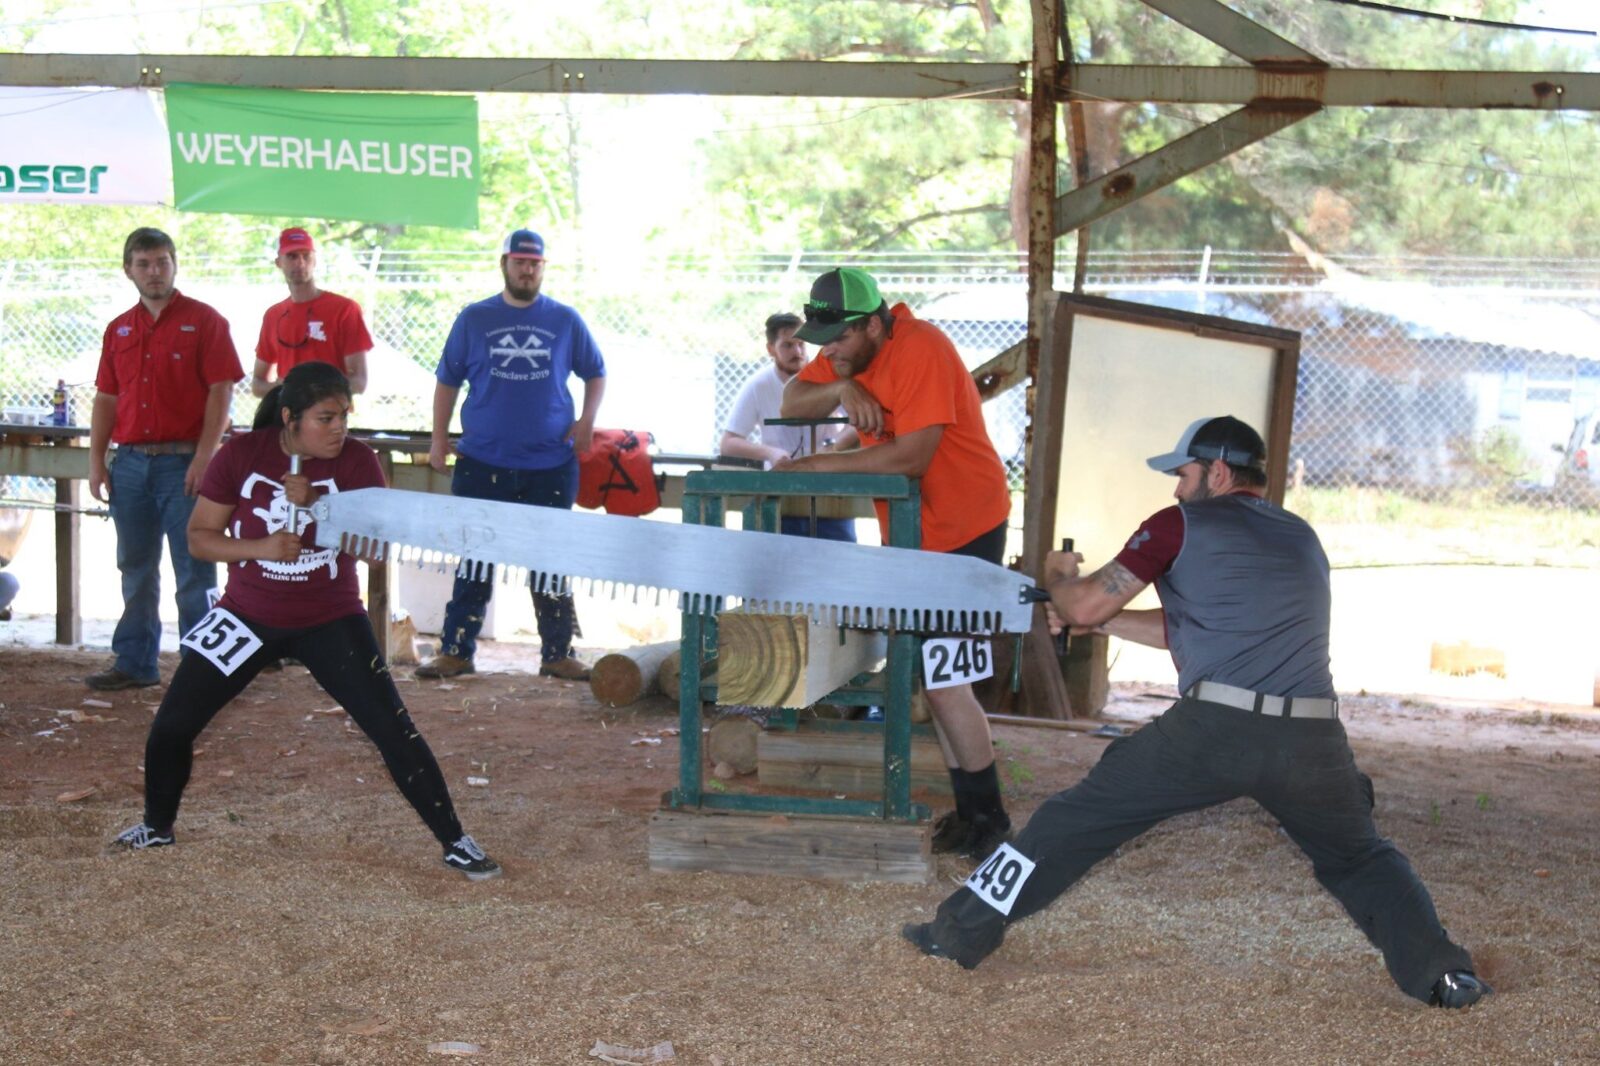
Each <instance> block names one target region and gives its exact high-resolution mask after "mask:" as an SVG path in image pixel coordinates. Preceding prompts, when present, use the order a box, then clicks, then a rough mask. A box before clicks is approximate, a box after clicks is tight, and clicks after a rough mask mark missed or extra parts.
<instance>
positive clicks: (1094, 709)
mask: <svg viewBox="0 0 1600 1066" xmlns="http://www.w3.org/2000/svg"><path fill="white" fill-rule="evenodd" d="M1109 644H1110V640H1109V638H1107V637H1106V636H1105V635H1103V634H1100V633H1088V634H1085V635H1084V636H1081V637H1073V638H1072V640H1071V642H1069V643H1068V644H1067V654H1066V656H1065V657H1064V658H1063V659H1062V660H1061V662H1062V663H1063V664H1064V668H1065V670H1066V675H1067V700H1068V702H1069V703H1070V704H1071V705H1072V716H1079V717H1087V716H1090V715H1096V714H1099V713H1100V712H1101V711H1103V710H1105V709H1106V700H1107V699H1108V698H1110V695H1111V676H1110V670H1109V669H1108V666H1107V662H1106V652H1107V648H1108V645H1109Z"/></svg>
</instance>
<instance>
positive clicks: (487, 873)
mask: <svg viewBox="0 0 1600 1066" xmlns="http://www.w3.org/2000/svg"><path fill="white" fill-rule="evenodd" d="M444 864H445V865H446V866H448V867H450V869H452V870H460V871H461V872H462V873H463V874H465V875H466V876H467V880H469V881H487V880H489V878H491V877H499V876H500V864H499V863H497V862H495V861H494V860H493V859H491V858H489V856H488V855H486V854H484V851H483V849H482V848H480V847H478V842H477V841H476V840H473V839H472V838H471V837H470V836H462V838H461V839H460V840H458V841H456V842H455V843H454V844H451V845H450V846H449V847H447V848H445V849H444Z"/></svg>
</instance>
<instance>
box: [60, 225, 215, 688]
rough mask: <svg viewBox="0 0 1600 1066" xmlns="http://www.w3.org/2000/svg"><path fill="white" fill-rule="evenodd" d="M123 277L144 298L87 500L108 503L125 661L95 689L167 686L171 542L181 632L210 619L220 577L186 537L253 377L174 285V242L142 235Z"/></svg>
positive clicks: (93, 461) (128, 246) (93, 444)
mask: <svg viewBox="0 0 1600 1066" xmlns="http://www.w3.org/2000/svg"><path fill="white" fill-rule="evenodd" d="M122 272H123V273H124V274H126V275H127V276H128V280H129V281H131V282H133V284H134V287H135V288H136V289H138V290H139V302H138V303H136V304H134V305H133V307H131V308H130V309H128V310H127V311H125V312H123V313H122V314H121V315H119V316H117V317H116V318H115V319H113V320H112V322H111V325H109V326H107V327H106V333H105V338H104V341H103V342H102V345H101V350H100V369H99V372H98V373H97V374H96V375H95V389H96V392H95V398H94V412H93V415H92V416H91V418H90V422H89V491H90V492H91V493H93V494H94V497H95V499H97V500H102V501H105V500H109V503H110V509H111V520H112V522H113V523H114V524H115V526H116V528H117V568H118V569H119V570H121V571H122V603H123V609H122V618H121V619H120V620H118V622H117V628H116V632H115V633H114V634H113V635H112V638H111V650H112V651H113V652H114V653H115V655H116V660H115V662H113V663H112V665H111V666H110V667H109V668H108V669H106V670H104V671H102V672H101V673H98V674H91V675H90V676H89V677H87V678H86V679H85V680H86V681H87V682H88V684H89V687H90V688H96V689H120V688H137V687H141V686H145V685H154V684H158V683H159V682H160V680H161V676H160V674H159V673H158V672H157V669H156V656H157V654H158V653H159V652H160V650H161V617H160V611H159V605H160V601H161V587H160V565H161V539H162V537H163V536H165V537H166V540H167V545H168V548H169V550H170V552H171V555H172V570H173V575H174V577H175V578H176V579H177V585H178V588H177V601H178V624H179V630H180V632H185V633H187V632H188V631H189V630H190V629H191V628H193V627H194V626H195V625H196V624H198V623H199V621H200V619H201V618H202V617H204V615H205V613H206V609H207V605H206V593H207V591H208V590H209V589H211V588H213V587H215V586H216V584H217V572H216V567H215V565H213V564H211V563H202V562H199V561H197V560H195V559H193V558H191V557H190V555H189V543H188V539H187V536H186V534H185V530H186V528H187V526H188V524H189V513H190V512H191V511H192V510H193V509H194V501H195V493H196V491H198V489H199V485H200V478H201V476H202V475H203V474H204V473H205V469H206V464H207V463H208V462H210V460H211V455H212V453H213V452H215V451H216V450H217V445H218V443H219V442H220V441H221V440H222V433H223V431H224V430H225V429H227V427H228V408H229V406H230V405H231V403H232V401H233V385H234V383H235V382H236V381H238V380H239V379H240V378H242V377H244V371H243V370H242V369H241V368H240V366H239V354H238V352H237V351H235V350H234V347H233V339H232V338H231V337H230V336H229V335H228V323H227V320H226V319H224V318H223V317H222V316H221V315H219V314H217V312H216V311H214V310H213V309H212V308H211V307H209V306H207V305H206V304H203V303H201V302H200V301H198V300H191V299H189V297H187V296H185V295H183V294H182V293H181V292H179V291H178V290H177V289H176V288H175V287H174V285H173V282H174V279H175V278H176V276H177V273H178V255H177V249H176V248H174V247H173V244H172V238H171V237H168V236H167V235H166V234H165V233H162V232H161V231H160V230H158V229H150V228H141V229H136V230H134V231H133V233H131V234H130V235H129V236H128V239H127V241H126V242H125V243H124V245H123V249H122ZM113 443H115V444H116V446H117V449H116V452H115V454H114V456H113V457H109V458H108V455H107V449H108V446H109V445H110V444H113Z"/></svg>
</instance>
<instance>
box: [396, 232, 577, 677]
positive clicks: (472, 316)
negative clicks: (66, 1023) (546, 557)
mask: <svg viewBox="0 0 1600 1066" xmlns="http://www.w3.org/2000/svg"><path fill="white" fill-rule="evenodd" d="M500 273H501V275H502V276H503V277H504V278H505V289H504V291H502V292H501V293H499V294H498V295H496V296H491V297H489V299H487V300H483V301H480V302H479V303H475V304H471V305H469V306H467V307H464V308H462V310H461V314H459V315H458V316H456V321H455V325H453V326H452V327H450V336H449V338H448V339H447V340H446V341H445V342H444V353H443V355H441V356H440V358H439V369H438V370H437V371H435V372H434V376H435V377H436V378H437V379H438V384H437V385H435V386H434V390H433V444H432V447H431V448H430V449H429V450H428V462H429V464H430V465H431V466H432V467H433V468H434V469H435V470H438V471H440V472H441V473H442V472H444V470H445V460H446V459H447V457H448V456H449V455H450V451H451V447H450V418H451V416H452V415H453V414H454V413H455V409H456V397H457V395H458V394H459V393H460V392H461V386H462V385H463V384H465V385H466V386H467V399H466V402H465V403H463V404H462V405H461V429H462V432H461V439H460V440H459V441H458V442H457V443H456V446H455V452H456V463H455V474H454V476H453V477H452V478H451V481H450V491H451V493H452V494H454V495H456V496H468V497H471V498H473V499H479V500H501V501H508V502H512V503H528V504H533V505H534V506H536V507H565V508H569V509H570V508H571V507H572V502H573V500H574V499H576V498H577V495H578V459H577V456H578V454H579V453H581V452H585V451H587V450H588V449H589V440H590V437H591V436H592V435H593V433H594V418H595V413H596V412H597V411H599V409H600V398H601V397H602V396H604V395H605V385H606V377H605V375H606V365H605V360H603V359H602V358H601V357H600V349H599V348H598V347H596V345H595V343H594V338H593V337H592V336H590V334H589V327H588V326H586V325H584V322H583V319H582V318H581V317H579V315H578V312H576V311H574V310H573V309H572V308H570V307H568V306H567V305H566V304H563V303H558V302H557V301H555V300H552V299H551V298H550V297H548V296H546V295H544V294H543V293H541V292H540V291H539V289H540V286H541V285H542V284H543V283H544V239H543V238H542V237H540V236H539V235H538V234H537V233H534V232H533V231H532V230H526V229H519V230H517V231H515V232H514V233H512V234H511V236H509V237H507V238H506V239H505V243H504V244H503V245H502V246H501V248H500ZM574 375H576V376H577V377H578V378H579V379H581V380H582V381H583V409H582V411H581V412H580V411H578V410H577V408H576V406H575V405H574V403H573V400H572V392H571V390H570V389H569V388H568V385H567V379H568V378H569V377H571V376H574ZM485 578H486V579H485V580H482V581H475V580H472V579H470V578H467V577H463V576H461V575H457V576H456V581H455V587H454V589H453V590H452V591H451V595H450V603H449V605H448V606H447V607H446V608H445V612H444V631H443V633H442V634H441V639H440V649H439V652H440V653H439V655H438V656H437V657H435V658H433V659H431V660H429V661H428V662H426V663H424V664H423V665H421V666H419V667H418V668H417V676H418V677H455V676H456V675H457V674H470V673H472V669H473V667H472V654H473V652H474V651H475V650H476V648H477V641H478V631H479V630H480V629H482V628H483V616H484V611H485V610H486V609H487V608H488V606H489V596H490V594H491V592H492V591H493V589H494V584H493V575H492V573H491V574H486V575H485ZM533 608H534V613H535V615H536V616H537V617H538V620H539V640H540V642H541V643H542V645H543V647H542V648H541V650H540V656H539V657H540V666H539V673H540V674H542V675H544V676H546V677H559V678H565V679H567V680H572V681H583V680H587V678H588V677H589V668H588V667H587V666H585V665H584V664H583V663H582V662H580V661H579V660H578V659H576V658H574V657H573V655H572V638H573V635H574V634H575V633H576V632H577V631H578V616H577V612H576V610H575V609H574V608H573V604H572V596H571V595H570V594H568V595H560V596H557V595H551V594H548V593H543V592H537V591H536V592H534V594H533Z"/></svg>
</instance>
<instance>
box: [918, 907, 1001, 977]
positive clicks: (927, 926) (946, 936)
mask: <svg viewBox="0 0 1600 1066" xmlns="http://www.w3.org/2000/svg"><path fill="white" fill-rule="evenodd" d="M996 917H998V916H996ZM992 926H993V928H986V929H985V930H983V931H982V932H981V933H979V934H978V935H977V936H975V937H961V936H958V935H956V929H955V926H954V925H953V924H952V923H951V922H950V921H949V920H948V919H944V918H939V917H935V918H934V920H933V921H931V922H920V923H911V924H908V925H905V926H902V927H901V929H900V935H901V936H902V937H904V938H905V939H907V940H909V941H911V943H913V944H915V945H916V946H917V950H918V951H920V952H922V953H923V954H924V955H931V956H932V957H933V958H936V959H950V960H952V961H953V962H956V963H958V964H960V966H961V968H962V969H963V970H975V969H977V968H978V963H980V962H982V961H983V960H984V959H986V958H988V957H989V954H990V953H991V952H992V951H994V949H995V948H997V947H999V946H1000V942H1001V941H1002V940H1004V939H1005V935H1006V931H1005V926H1004V925H1003V924H1002V923H1000V922H998V921H996V922H994V923H992Z"/></svg>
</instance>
